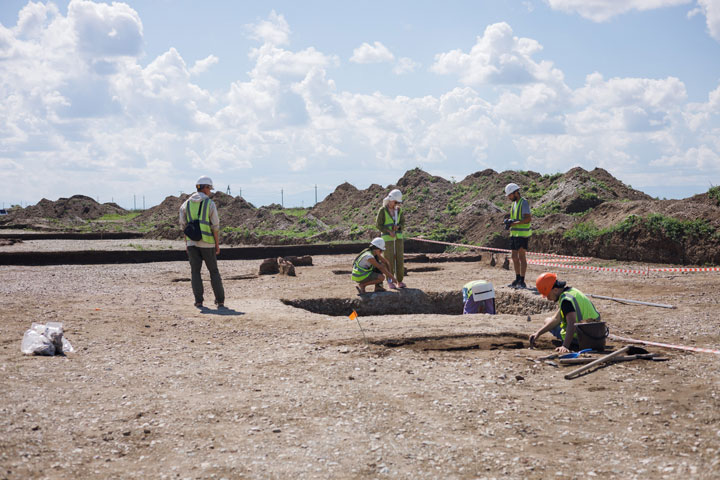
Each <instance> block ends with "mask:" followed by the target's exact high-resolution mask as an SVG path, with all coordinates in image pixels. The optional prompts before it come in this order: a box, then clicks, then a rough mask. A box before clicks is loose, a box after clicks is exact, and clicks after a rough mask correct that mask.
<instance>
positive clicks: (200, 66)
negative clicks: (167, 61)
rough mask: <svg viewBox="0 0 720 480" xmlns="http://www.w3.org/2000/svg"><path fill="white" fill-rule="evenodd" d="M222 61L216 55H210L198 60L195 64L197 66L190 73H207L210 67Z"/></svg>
mask: <svg viewBox="0 0 720 480" xmlns="http://www.w3.org/2000/svg"><path fill="white" fill-rule="evenodd" d="M219 61H220V59H219V58H218V57H216V56H215V55H208V56H207V57H205V58H203V59H202V60H198V61H196V62H195V64H194V65H193V66H192V68H191V69H190V73H191V74H192V75H199V74H201V73H204V72H206V71H207V70H208V69H209V68H210V67H212V66H213V65H215V64H216V63H218V62H219Z"/></svg>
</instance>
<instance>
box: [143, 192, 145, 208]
mask: <svg viewBox="0 0 720 480" xmlns="http://www.w3.org/2000/svg"><path fill="white" fill-rule="evenodd" d="M143 210H145V195H143Z"/></svg>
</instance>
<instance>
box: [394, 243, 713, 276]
mask: <svg viewBox="0 0 720 480" xmlns="http://www.w3.org/2000/svg"><path fill="white" fill-rule="evenodd" d="M408 240H417V241H419V242H427V243H437V244H439V245H449V246H453V247H466V248H474V249H476V250H488V251H491V252H500V253H506V254H509V253H511V250H506V249H503V248H491V247H480V246H478V245H467V244H464V243H452V242H440V241H437V240H427V239H425V238H417V237H412V238H409V239H408ZM527 255H532V256H540V257H548V258H543V259H529V260H528V261H527V263H529V264H532V265H543V266H546V267H557V268H573V269H577V270H591V271H595V272H615V273H631V274H637V275H648V274H650V273H651V272H720V267H660V268H650V267H648V268H645V269H642V270H639V269H631V268H614V267H593V266H589V265H571V264H566V263H557V262H554V261H553V260H564V261H566V262H588V261H590V260H592V257H574V256H571V255H556V254H554V253H541V252H527Z"/></svg>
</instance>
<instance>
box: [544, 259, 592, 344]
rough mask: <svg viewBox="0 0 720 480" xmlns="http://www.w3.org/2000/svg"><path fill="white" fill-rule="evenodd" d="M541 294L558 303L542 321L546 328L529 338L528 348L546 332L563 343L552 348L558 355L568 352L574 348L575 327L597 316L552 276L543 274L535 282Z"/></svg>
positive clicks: (576, 293) (579, 295)
mask: <svg viewBox="0 0 720 480" xmlns="http://www.w3.org/2000/svg"><path fill="white" fill-rule="evenodd" d="M535 286H536V287H537V289H538V292H540V294H541V295H542V296H543V297H545V298H547V299H548V300H550V301H553V302H557V303H558V306H559V307H560V308H559V309H558V311H557V312H556V313H555V315H553V316H552V317H549V318H547V319H545V325H543V327H542V328H540V330H538V331H537V332H535V333H533V334H532V335H530V348H533V347H534V346H535V341H536V340H537V339H538V337H539V336H540V335H542V334H543V333H545V332H550V333H552V334H553V335H554V336H555V337H556V338H558V339H560V340H562V345H560V346H559V347H557V348H556V349H555V351H556V352H558V353H568V352H570V350H571V349H577V348H578V346H577V331H576V328H575V325H577V324H578V323H581V322H599V321H600V313H598V311H597V309H596V308H595V305H593V303H592V302H591V301H590V299H588V298H587V296H585V294H584V293H582V292H581V291H580V290H578V289H577V288H573V287H569V286H567V284H566V282H564V281H560V280H558V278H557V275H556V274H555V273H550V272H545V273H543V274H541V275H540V276H539V277H538V278H537V280H536V281H535Z"/></svg>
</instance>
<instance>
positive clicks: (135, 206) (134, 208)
mask: <svg viewBox="0 0 720 480" xmlns="http://www.w3.org/2000/svg"><path fill="white" fill-rule="evenodd" d="M133 210H137V203H136V202H135V195H133Z"/></svg>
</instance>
